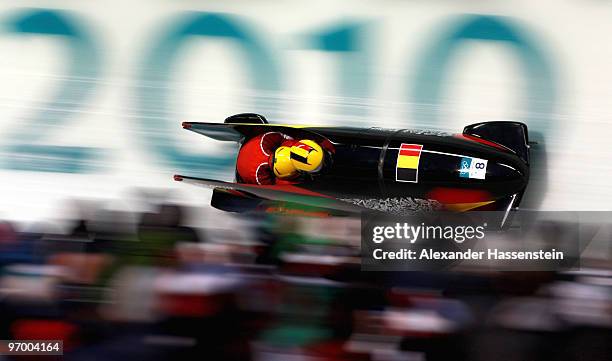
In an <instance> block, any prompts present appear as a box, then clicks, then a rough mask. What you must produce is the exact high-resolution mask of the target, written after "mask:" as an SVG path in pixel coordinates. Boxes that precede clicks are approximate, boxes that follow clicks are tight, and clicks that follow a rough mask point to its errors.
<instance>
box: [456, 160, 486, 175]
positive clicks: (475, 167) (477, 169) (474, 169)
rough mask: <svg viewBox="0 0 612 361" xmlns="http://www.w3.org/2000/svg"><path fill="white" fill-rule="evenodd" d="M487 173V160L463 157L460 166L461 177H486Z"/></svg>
mask: <svg viewBox="0 0 612 361" xmlns="http://www.w3.org/2000/svg"><path fill="white" fill-rule="evenodd" d="M486 175H487V160H486V159H480V158H471V157H463V158H461V165H460V168H459V177H461V178H474V179H485V176H486Z"/></svg>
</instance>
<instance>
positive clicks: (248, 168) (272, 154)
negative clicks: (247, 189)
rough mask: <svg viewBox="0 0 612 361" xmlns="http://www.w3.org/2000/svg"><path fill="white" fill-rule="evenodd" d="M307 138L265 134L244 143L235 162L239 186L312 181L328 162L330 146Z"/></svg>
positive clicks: (331, 149)
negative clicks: (243, 184)
mask: <svg viewBox="0 0 612 361" xmlns="http://www.w3.org/2000/svg"><path fill="white" fill-rule="evenodd" d="M321 143H322V144H319V143H317V142H315V141H313V140H310V139H294V138H292V137H290V136H288V135H286V134H283V133H280V132H267V133H264V134H260V135H257V136H255V137H253V138H251V139H249V140H248V141H246V142H245V143H244V144H243V145H242V147H241V148H240V151H239V153H238V157H237V161H236V173H237V178H238V179H237V180H238V181H239V182H241V183H248V184H259V185H270V184H296V183H301V182H303V181H305V180H306V179H309V178H312V177H314V176H316V175H317V174H319V173H320V172H321V171H323V169H324V168H326V167H328V166H329V164H330V163H331V154H332V153H333V147H332V145H331V144H328V143H329V142H321Z"/></svg>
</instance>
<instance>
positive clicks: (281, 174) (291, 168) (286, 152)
mask: <svg viewBox="0 0 612 361" xmlns="http://www.w3.org/2000/svg"><path fill="white" fill-rule="evenodd" d="M272 169H274V175H275V176H277V177H278V178H281V179H283V178H291V177H292V176H294V175H295V174H296V173H297V169H296V168H295V165H294V164H293V162H292V161H291V148H290V147H285V146H281V147H278V148H277V149H276V151H274V158H272Z"/></svg>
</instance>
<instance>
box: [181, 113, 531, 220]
mask: <svg viewBox="0 0 612 361" xmlns="http://www.w3.org/2000/svg"><path fill="white" fill-rule="evenodd" d="M183 128H185V129H188V130H190V131H193V132H196V133H199V134H202V135H205V136H207V137H210V138H213V139H216V140H219V141H230V142H238V143H240V144H242V143H243V142H245V141H246V140H248V139H250V138H251V137H253V136H256V135H259V134H261V133H263V132H270V131H278V132H281V133H284V134H286V135H288V136H291V137H293V138H295V139H311V140H314V141H320V142H323V141H325V142H329V143H331V144H332V146H333V152H332V154H331V156H330V159H331V161H330V162H329V164H327V165H326V166H325V167H324V169H323V170H322V171H321V172H320V173H318V174H316V175H314V176H309V177H305V178H304V179H303V180H302V181H301V182H299V183H297V184H291V185H254V184H244V183H241V182H240V179H239V177H237V179H236V182H233V183H231V182H223V181H219V180H212V179H202V178H194V177H189V176H186V175H175V177H174V178H175V180H177V181H184V182H190V183H195V184H198V185H204V186H207V187H211V188H213V189H214V193H213V198H212V205H213V206H214V207H216V208H219V209H222V210H227V211H247V210H262V211H266V212H274V211H279V212H282V211H285V212H286V211H288V210H290V209H293V210H295V209H299V207H297V208H296V207H290V206H288V205H292V206H299V205H301V206H306V207H311V208H310V209H313V208H312V207H314V209H318V210H326V211H327V212H331V213H334V212H337V213H343V212H349V213H350V212H360V211H362V210H372V211H380V212H389V213H393V214H400V215H401V214H409V213H411V212H415V211H422V210H448V211H456V212H464V211H470V210H494V211H504V212H506V213H507V212H509V211H510V210H513V209H515V208H517V207H518V205H519V203H520V201H521V197H522V195H523V193H524V191H525V188H526V187H527V183H528V180H529V139H528V133H527V126H526V125H525V124H523V123H519V122H511V121H492V122H483V123H477V124H472V125H469V126H467V127H465V128H464V129H463V132H462V133H460V134H449V133H442V132H437V131H424V130H410V129H383V128H377V127H372V128H352V127H325V126H298V125H276V124H268V122H267V121H266V119H265V118H264V117H263V116H261V115H257V114H238V115H235V116H232V117H229V118H227V119H226V121H225V122H224V123H198V122H185V123H183ZM296 212H297V211H296ZM319 213H320V212H319ZM323 213H324V212H323Z"/></svg>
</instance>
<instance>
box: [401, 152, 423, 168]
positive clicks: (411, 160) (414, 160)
mask: <svg viewBox="0 0 612 361" xmlns="http://www.w3.org/2000/svg"><path fill="white" fill-rule="evenodd" d="M397 167H398V168H412V169H417V168H418V167H419V157H415V156H409V155H400V156H398V157H397Z"/></svg>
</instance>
